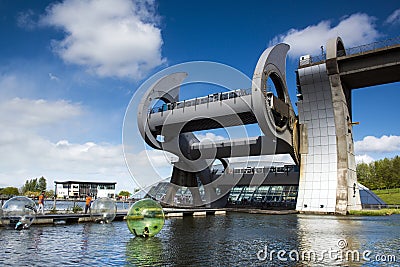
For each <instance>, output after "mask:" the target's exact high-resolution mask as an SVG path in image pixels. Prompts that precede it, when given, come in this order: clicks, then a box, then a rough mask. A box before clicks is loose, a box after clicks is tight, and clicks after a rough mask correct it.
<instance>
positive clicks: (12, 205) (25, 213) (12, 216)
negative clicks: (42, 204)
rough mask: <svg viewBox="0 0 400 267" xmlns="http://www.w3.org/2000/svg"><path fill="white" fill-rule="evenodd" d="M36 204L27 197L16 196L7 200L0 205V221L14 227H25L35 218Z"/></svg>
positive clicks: (19, 228) (4, 224)
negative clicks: (0, 207)
mask: <svg viewBox="0 0 400 267" xmlns="http://www.w3.org/2000/svg"><path fill="white" fill-rule="evenodd" d="M36 210H37V209H36V204H35V202H34V201H33V200H32V199H30V198H27V197H23V196H17V197H13V198H10V199H9V200H7V201H6V202H5V203H4V204H3V207H2V214H1V223H2V225H3V226H6V227H8V228H14V229H18V230H21V229H26V228H29V226H31V224H32V223H33V221H34V220H35V218H36Z"/></svg>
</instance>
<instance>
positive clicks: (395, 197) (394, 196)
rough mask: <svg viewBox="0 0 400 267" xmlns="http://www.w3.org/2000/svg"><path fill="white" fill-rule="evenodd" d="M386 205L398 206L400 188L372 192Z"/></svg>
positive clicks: (399, 203) (399, 202)
mask: <svg viewBox="0 0 400 267" xmlns="http://www.w3.org/2000/svg"><path fill="white" fill-rule="evenodd" d="M372 192H374V193H375V194H376V195H377V196H378V197H380V198H381V199H382V200H383V201H385V202H386V204H389V205H400V188H394V189H380V190H372Z"/></svg>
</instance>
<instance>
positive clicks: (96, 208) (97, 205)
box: [90, 197, 117, 223]
mask: <svg viewBox="0 0 400 267" xmlns="http://www.w3.org/2000/svg"><path fill="white" fill-rule="evenodd" d="M116 214H117V204H116V203H115V200H113V199H111V198H108V197H101V198H98V199H96V200H95V201H94V202H93V203H92V207H91V213H90V217H91V218H92V220H93V221H95V222H98V223H110V222H112V221H113V220H114V219H115V215H116Z"/></svg>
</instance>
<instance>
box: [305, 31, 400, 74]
mask: <svg viewBox="0 0 400 267" xmlns="http://www.w3.org/2000/svg"><path fill="white" fill-rule="evenodd" d="M398 44H400V36H397V37H394V38H390V39H386V40H381V41H377V42H373V43H369V44H364V45H359V46H355V47H351V48H347V49H345V51H338V54H339V56H344V55H346V56H349V55H356V54H363V53H366V52H370V51H373V50H376V49H380V48H385V47H390V46H394V45H398ZM344 52H345V53H344ZM325 60H326V53H322V54H320V55H314V56H310V58H309V61H308V62H307V63H306V64H301V63H302V62H304V60H301V59H300V60H299V64H298V66H299V67H300V66H304V65H309V64H315V63H320V62H324V61H325Z"/></svg>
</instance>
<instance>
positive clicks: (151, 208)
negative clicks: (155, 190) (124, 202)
mask: <svg viewBox="0 0 400 267" xmlns="http://www.w3.org/2000/svg"><path fill="white" fill-rule="evenodd" d="M164 221H165V217H164V211H163V209H162V207H161V205H160V204H159V203H158V202H157V201H154V200H152V199H149V198H146V199H142V200H139V201H138V202H136V203H135V204H133V205H132V207H131V208H130V209H129V211H128V214H127V216H126V223H127V225H128V229H129V231H131V233H132V234H134V235H135V236H138V237H152V236H155V235H156V234H158V233H159V232H160V231H161V229H162V227H163V226H164Z"/></svg>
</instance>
